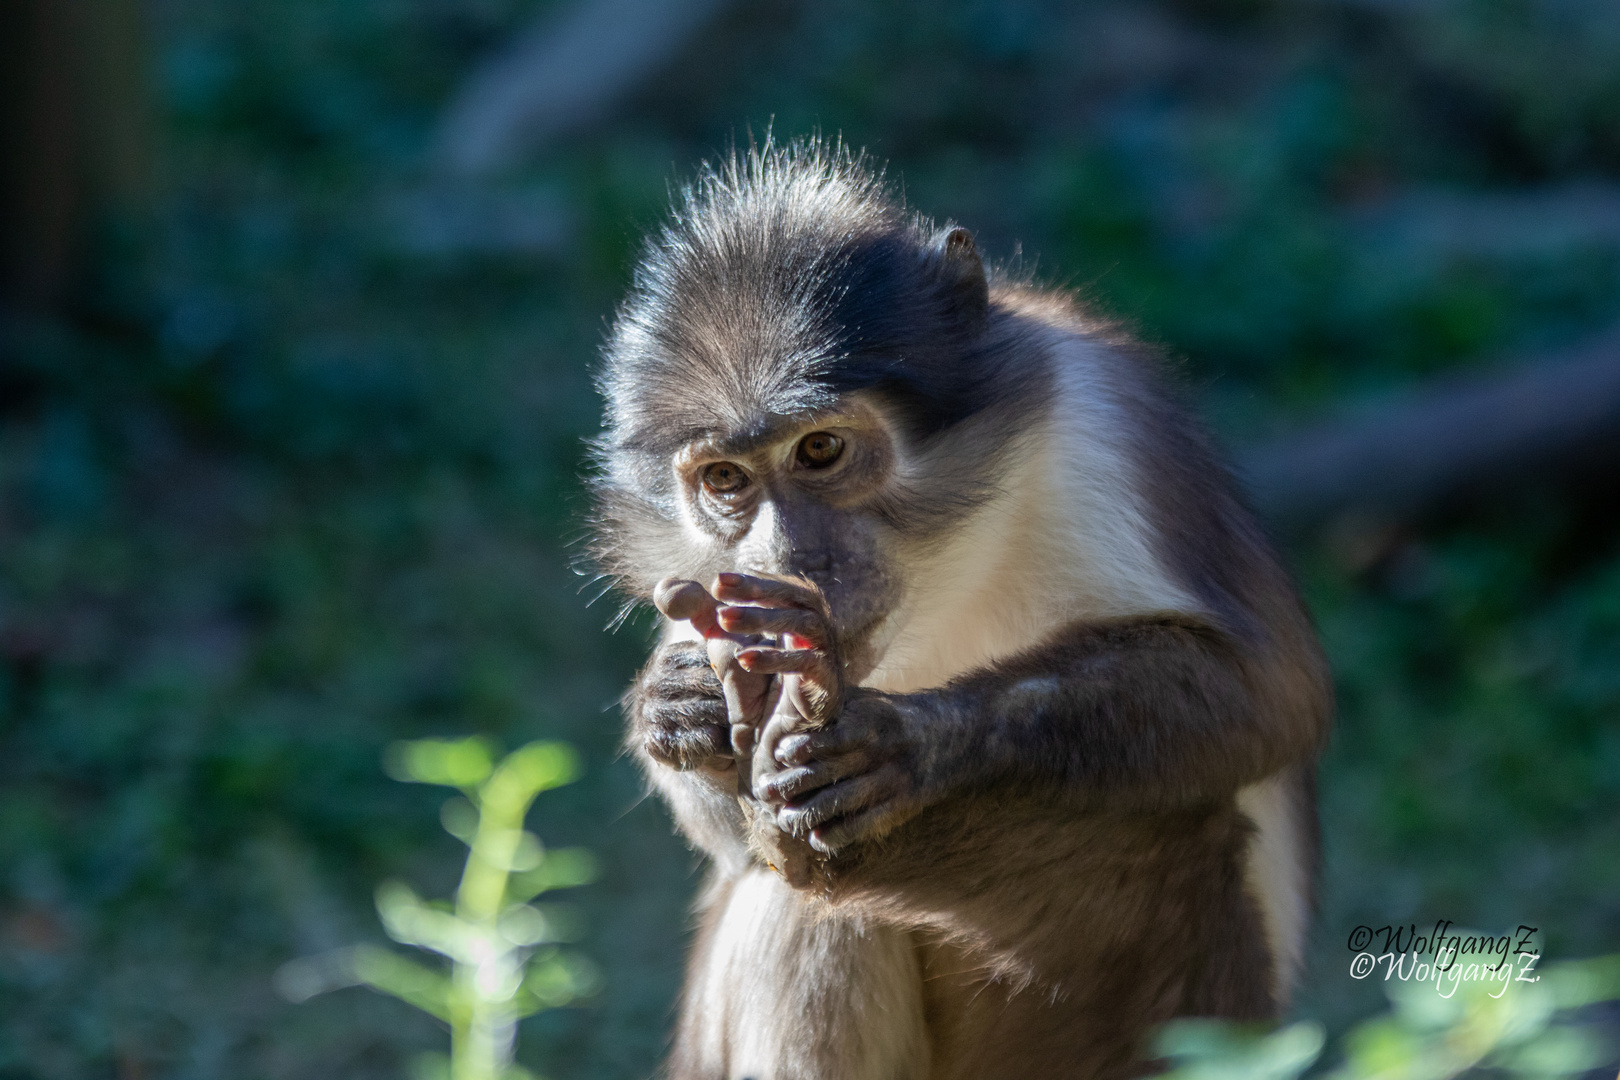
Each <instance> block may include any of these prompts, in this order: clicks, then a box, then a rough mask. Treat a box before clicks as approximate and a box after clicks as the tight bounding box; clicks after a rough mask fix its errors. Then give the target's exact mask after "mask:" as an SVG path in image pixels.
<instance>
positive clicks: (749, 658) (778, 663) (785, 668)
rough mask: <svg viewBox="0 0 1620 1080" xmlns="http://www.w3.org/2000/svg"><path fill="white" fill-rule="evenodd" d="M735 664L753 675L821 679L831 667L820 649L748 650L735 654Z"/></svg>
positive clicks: (829, 672)
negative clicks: (801, 676)
mask: <svg viewBox="0 0 1620 1080" xmlns="http://www.w3.org/2000/svg"><path fill="white" fill-rule="evenodd" d="M737 663H739V664H741V665H742V669H743V670H744V671H747V672H750V673H752V674H755V675H804V676H807V677H810V678H815V679H823V678H826V677H827V676H828V675H830V674H831V671H832V665H831V664H830V663H828V660H827V654H826V653H824V652H822V651H821V650H820V649H763V648H749V649H744V650H743V651H742V652H740V653H738V654H737Z"/></svg>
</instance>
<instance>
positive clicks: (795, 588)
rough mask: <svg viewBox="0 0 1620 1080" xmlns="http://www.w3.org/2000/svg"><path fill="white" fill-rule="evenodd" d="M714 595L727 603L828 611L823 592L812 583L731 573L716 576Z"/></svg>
mask: <svg viewBox="0 0 1620 1080" xmlns="http://www.w3.org/2000/svg"><path fill="white" fill-rule="evenodd" d="M713 592H714V598H715V599H716V600H719V601H720V602H722V603H726V604H754V605H756V606H758V607H796V608H805V609H807V610H809V611H820V612H825V611H826V610H827V602H826V601H825V600H824V599H822V596H821V590H820V589H818V588H816V587H815V586H814V585H812V584H810V583H809V582H808V581H794V580H791V579H788V578H773V577H761V576H759V575H757V574H732V573H727V574H719V575H717V576H716V577H715V579H714V586H713Z"/></svg>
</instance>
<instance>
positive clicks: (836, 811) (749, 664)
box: [714, 574, 926, 884]
mask: <svg viewBox="0 0 1620 1080" xmlns="http://www.w3.org/2000/svg"><path fill="white" fill-rule="evenodd" d="M714 595H715V598H716V599H718V600H720V601H721V602H722V603H725V604H727V605H732V606H727V607H722V608H721V609H720V610H719V612H718V620H719V623H720V625H721V626H722V627H724V628H726V629H727V630H731V631H736V632H753V633H761V634H774V635H779V637H780V640H781V642H782V647H779V648H768V647H762V646H751V647H749V648H745V649H743V650H742V651H741V652H739V653H738V654H737V660H738V662H739V663H740V664H741V665H742V667H743V668H744V669H745V670H747V671H751V672H770V673H773V674H777V675H781V676H783V677H784V679H785V680H786V681H787V682H788V688H787V690H786V693H788V694H789V695H790V696H791V695H794V694H795V693H796V694H797V701H798V705H799V708H798V714H799V715H798V716H797V717H796V716H795V715H793V714H792V713H791V712H783V711H781V710H778V712H777V713H776V714H775V715H774V716H773V717H772V718H771V720H770V722H769V723H768V724H767V725H766V726H765V730H764V731H763V732H761V734H760V746H759V749H758V750H757V751H756V753H755V755H754V761H753V793H754V797H755V798H756V799H758V800H759V801H760V802H761V803H763V804H764V806H765V807H766V808H767V809H768V810H769V811H770V812H771V814H772V816H773V818H774V821H775V824H776V826H777V828H779V829H781V830H782V831H783V832H785V833H787V834H788V835H790V836H793V837H796V838H798V839H800V840H802V841H805V842H807V843H808V844H809V845H810V847H811V848H812V849H813V850H815V851H816V852H818V853H820V854H822V855H825V856H832V855H835V854H836V853H837V852H839V851H840V850H842V849H843V848H845V847H847V846H849V845H850V844H852V843H854V842H856V841H858V840H864V839H870V838H873V837H876V836H880V835H882V834H883V833H885V832H887V831H889V830H890V829H893V828H894V827H896V826H897V825H899V824H901V823H902V822H904V821H905V820H906V819H908V818H910V817H911V816H912V815H913V814H915V813H916V812H917V811H918V810H919V809H921V808H922V806H923V805H924V803H925V801H926V800H925V799H924V798H923V797H922V795H921V794H920V792H921V791H922V789H923V785H922V784H921V783H919V782H918V776H919V775H920V771H919V768H918V755H917V754H916V748H917V747H919V746H921V745H922V743H921V742H920V741H919V740H918V739H917V738H915V737H914V735H913V733H912V732H911V730H910V725H909V724H908V721H907V716H908V715H909V714H906V713H903V712H902V711H901V709H900V708H899V707H898V706H897V705H896V704H895V702H894V699H892V698H890V697H889V696H887V695H884V694H880V693H878V692H876V691H868V690H859V689H856V690H851V689H849V688H847V687H846V686H845V684H844V673H843V664H842V662H841V658H840V656H839V653H838V646H837V640H836V635H835V633H834V628H833V624H832V619H831V617H830V615H829V613H828V610H827V607H826V602H825V600H824V599H823V598H822V596H821V593H820V592H819V590H817V589H815V587H814V586H811V585H808V584H801V583H798V582H794V581H782V580H777V579H773V578H760V577H752V576H749V575H744V574H722V575H720V577H719V578H718V579H717V580H716V582H715V589H714ZM795 884H796V883H795Z"/></svg>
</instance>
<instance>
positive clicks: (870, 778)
mask: <svg viewBox="0 0 1620 1080" xmlns="http://www.w3.org/2000/svg"><path fill="white" fill-rule="evenodd" d="M772 618H773V617H772V616H768V615H762V616H757V617H750V618H747V619H744V618H742V617H739V616H736V615H734V616H731V617H730V621H731V622H732V624H733V625H737V626H742V625H747V626H748V627H749V628H754V627H756V626H760V625H767V624H769V623H770V622H771V621H772ZM1297 652H1298V654H1299V655H1298V656H1297V657H1291V656H1289V655H1288V654H1287V653H1285V652H1284V651H1283V650H1281V649H1278V648H1275V647H1261V646H1257V645H1253V644H1249V643H1246V642H1243V641H1241V640H1239V639H1238V638H1236V637H1234V636H1233V635H1230V634H1227V633H1223V632H1222V631H1220V630H1218V629H1216V628H1214V627H1211V626H1209V625H1207V624H1205V623H1201V622H1199V621H1197V620H1193V619H1188V618H1179V617H1163V618H1143V619H1134V620H1114V621H1108V622H1085V623H1076V624H1073V625H1071V626H1069V627H1066V628H1065V629H1063V630H1062V631H1060V632H1059V633H1057V634H1055V635H1054V636H1053V637H1052V638H1050V639H1049V640H1048V641H1047V642H1045V643H1044V644H1043V645H1041V646H1038V647H1036V648H1034V649H1031V650H1029V651H1027V652H1025V653H1022V654H1020V655H1018V656H1015V657H1012V658H1010V659H1008V660H1006V661H1003V662H1001V663H997V664H994V665H992V666H990V667H988V668H986V669H983V670H981V671H978V672H974V673H971V674H969V675H966V676H963V677H961V678H958V679H955V680H953V681H952V682H950V683H948V684H947V685H945V686H943V687H940V688H938V689H936V690H932V691H925V692H921V693H916V694H905V695H887V694H880V693H877V692H874V691H862V690H857V691H853V692H852V693H851V694H850V697H849V699H848V701H847V703H846V704H845V706H844V708H843V710H842V712H841V714H840V715H839V717H838V718H837V720H836V721H835V722H833V723H832V724H831V725H829V726H827V727H826V728H825V729H824V730H820V731H809V732H795V733H790V734H787V735H785V736H784V737H782V738H780V739H779V740H778V741H777V742H776V745H775V747H774V749H773V752H772V756H773V758H774V761H775V762H776V764H777V765H778V766H779V767H780V768H779V771H775V772H769V773H766V774H763V775H759V774H756V777H755V784H756V793H757V794H759V795H760V796H761V797H762V798H763V799H765V800H766V801H767V802H769V803H771V804H773V805H775V806H776V807H777V808H778V811H777V813H778V821H779V823H780V824H781V825H782V827H783V828H785V829H787V830H789V831H790V832H794V833H796V834H798V835H806V834H808V835H809V838H810V841H811V844H812V846H814V847H816V848H818V849H820V850H824V851H833V852H835V851H837V850H839V849H840V848H842V847H844V846H846V845H847V844H849V843H851V842H853V841H855V840H859V839H862V838H865V837H869V836H873V835H877V834H881V833H883V832H886V831H888V830H889V829H891V828H893V827H895V826H896V825H898V824H900V823H901V822H903V821H904V820H906V819H907V818H909V817H910V816H912V815H913V814H915V813H917V812H919V811H920V810H923V809H925V808H926V807H928V806H930V805H933V804H935V803H939V802H942V801H945V800H947V799H951V798H954V797H958V796H962V795H972V794H974V793H989V792H993V791H998V790H1000V791H1005V792H1008V793H1011V794H1018V795H1026V796H1034V797H1037V798H1052V799H1058V800H1062V801H1063V802H1065V803H1068V804H1070V805H1073V806H1075V807H1077V808H1084V809H1097V810H1106V809H1132V810H1168V809H1174V808H1177V807H1183V806H1189V805H1193V804H1196V803H1199V802H1203V801H1206V800H1209V799H1212V798H1219V797H1223V796H1227V795H1230V794H1232V793H1233V792H1235V791H1237V790H1238V789H1239V788H1241V787H1243V786H1245V785H1246V784H1249V783H1253V782H1254V781H1257V780H1260V779H1263V778H1264V777H1267V776H1270V775H1272V774H1273V773H1275V772H1277V771H1278V770H1280V769H1282V768H1283V767H1285V766H1287V765H1289V764H1291V763H1293V762H1297V761H1300V760H1304V759H1307V758H1309V757H1310V756H1311V755H1312V754H1314V753H1315V751H1316V750H1317V749H1318V747H1319V745H1320V743H1321V740H1322V739H1323V737H1324V735H1325V732H1326V726H1327V720H1328V712H1329V709H1328V702H1327V692H1326V680H1325V674H1324V673H1323V672H1322V670H1321V669H1320V666H1319V664H1318V662H1317V660H1316V656H1315V654H1314V652H1313V651H1311V650H1308V649H1305V648H1303V647H1302V648H1300V649H1298V650H1297ZM744 660H745V662H747V663H750V664H752V665H753V666H754V667H755V669H757V670H791V669H792V666H793V664H795V663H803V662H804V661H803V660H802V658H796V657H795V656H793V655H792V654H782V653H772V652H770V651H768V650H761V651H756V652H755V653H754V654H745V655H744Z"/></svg>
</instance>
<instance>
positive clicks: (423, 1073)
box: [279, 738, 597, 1080]
mask: <svg viewBox="0 0 1620 1080" xmlns="http://www.w3.org/2000/svg"><path fill="white" fill-rule="evenodd" d="M384 764H385V767H386V768H387V771H388V773H389V775H391V776H392V777H393V778H394V779H396V780H401V781H405V782H408V783H417V784H437V785H442V786H445V787H452V788H456V789H458V790H459V791H460V793H461V794H460V795H458V796H457V797H455V798H452V799H451V800H449V801H448V802H446V803H445V804H444V807H443V809H442V811H441V813H440V819H441V821H442V822H443V824H444V827H445V829H446V830H447V831H448V832H449V833H451V835H453V836H455V837H456V838H457V839H459V840H460V841H462V842H463V843H464V844H466V845H467V862H466V867H465V868H464V870H463V871H462V875H461V882H460V885H459V886H458V888H457V889H456V893H455V898H454V900H453V901H437V900H424V899H422V898H421V897H420V896H418V895H417V894H416V892H415V891H414V890H413V889H411V887H410V886H408V885H406V884H404V883H402V882H398V881H390V882H386V883H384V884H383V885H382V886H381V887H380V888H378V890H377V913H378V915H379V916H380V917H381V919H382V924H383V928H384V929H385V930H386V931H387V933H388V936H389V937H391V938H393V939H394V940H395V941H397V942H399V943H401V944H403V945H411V946H414V947H416V948H418V949H423V950H426V951H428V952H433V953H437V954H439V955H440V956H442V957H444V958H446V959H447V960H448V961H449V963H448V966H447V968H446V967H444V966H439V967H430V966H428V965H425V964H422V963H419V962H417V961H416V960H413V959H410V958H408V957H406V956H403V955H401V954H400V953H398V952H396V951H394V950H392V949H387V948H383V947H381V946H375V945H360V946H356V947H354V948H352V949H347V950H343V951H342V955H341V956H340V957H326V958H313V959H312V960H304V961H295V962H294V964H292V965H288V967H287V968H284V969H283V972H282V975H281V976H280V979H279V981H280V983H281V985H282V989H283V992H284V993H286V994H287V995H288V996H289V997H292V998H294V999H303V998H307V997H309V996H311V995H313V994H315V993H320V992H322V991H324V990H330V989H336V988H337V987H339V986H343V985H357V984H363V985H366V986H370V987H372V988H373V989H376V990H379V991H381V992H383V993H385V994H390V995H392V996H394V997H396V998H399V999H400V1000H401V1001H404V1002H406V1003H408V1004H410V1005H413V1006H415V1007H416V1008H418V1009H421V1010H423V1011H424V1012H427V1013H430V1014H432V1015H433V1016H435V1017H437V1018H438V1019H439V1020H441V1021H443V1022H444V1023H445V1024H447V1025H448V1026H449V1028H450V1055H449V1057H448V1059H446V1058H445V1057H444V1056H443V1055H438V1054H429V1055H424V1056H423V1057H422V1058H419V1059H418V1060H417V1061H416V1063H415V1069H414V1072H415V1074H416V1077H417V1080H533V1074H532V1073H530V1072H529V1071H528V1070H527V1069H524V1068H523V1067H522V1066H519V1065H516V1064H514V1062H513V1053H514V1050H515V1048H516V1036H517V1024H518V1021H519V1020H521V1019H523V1018H524V1017H526V1016H531V1015H533V1014H535V1013H537V1012H540V1011H542V1010H545V1009H551V1008H556V1007H558V1006H562V1005H567V1004H569V1003H570V1002H572V1001H575V1000H576V999H578V998H581V997H584V996H587V995H589V994H591V993H593V992H594V991H595V989H596V982H597V977H596V974H595V970H594V968H593V967H592V966H591V965H590V963H589V961H587V960H586V959H585V958H583V957H582V956H580V955H578V954H576V953H572V952H569V951H567V950H565V949H563V948H561V947H560V946H561V943H563V942H566V941H569V940H571V939H572V938H573V937H574V934H575V930H576V928H577V923H578V920H577V918H575V916H574V914H573V912H572V910H571V909H570V908H568V907H566V906H561V905H552V904H545V905H541V904H536V903H534V901H535V899H536V898H537V897H539V896H540V895H541V894H542V893H545V892H547V891H549V890H552V889H562V888H568V887H570V886H575V885H583V884H585V883H587V882H589V881H590V880H592V878H593V877H594V876H595V872H596V866H595V860H594V859H593V858H592V856H591V854H590V852H588V851H585V850H583V849H580V848H565V849H559V850H552V851H548V850H546V848H545V847H544V846H542V844H541V843H540V840H539V838H538V837H536V836H535V835H534V834H533V833H531V832H529V831H527V830H526V829H524V827H523V822H524V818H525V817H526V816H527V814H528V811H529V807H530V806H531V805H532V804H533V802H534V799H535V797H536V796H537V795H539V794H540V793H541V792H543V791H546V790H548V789H550V788H554V787H559V786H561V785H563V784H567V783H570V782H572V781H573V780H574V779H576V778H577V777H578V775H579V771H580V770H579V759H578V756H577V755H576V754H575V753H574V751H573V749H572V748H571V747H569V746H567V745H565V744H563V743H557V742H534V743H530V744H529V745H527V746H524V747H522V748H520V749H517V750H514V751H512V752H511V753H510V754H507V755H506V756H505V757H504V758H501V759H500V760H498V761H497V760H496V759H495V755H494V753H493V750H492V748H491V746H490V744H489V743H488V742H487V741H486V740H483V739H480V738H470V739H459V740H442V739H420V740H416V741H412V742H402V743H397V744H395V745H394V746H392V747H391V748H390V749H389V752H388V754H387V756H386V758H385V759H384ZM297 965H302V967H300V966H297Z"/></svg>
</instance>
